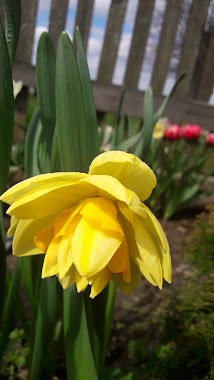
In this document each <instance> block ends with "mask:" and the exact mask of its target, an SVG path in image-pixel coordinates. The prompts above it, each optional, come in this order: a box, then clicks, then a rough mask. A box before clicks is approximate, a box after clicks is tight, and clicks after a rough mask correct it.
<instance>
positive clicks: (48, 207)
mask: <svg viewBox="0 0 214 380" xmlns="http://www.w3.org/2000/svg"><path fill="white" fill-rule="evenodd" d="M88 187H89V186H88V184H87V183H83V184H82V183H81V182H78V183H73V184H70V183H69V182H68V183H66V182H65V183H64V182H63V183H62V186H61V187H60V186H59V184H58V185H57V186H56V187H55V188H53V187H52V188H51V189H50V188H48V187H47V186H45V185H44V186H41V187H39V188H37V189H33V190H30V191H28V192H26V193H25V194H24V195H22V196H21V197H20V198H18V199H17V200H16V201H14V203H13V204H12V205H11V206H10V207H9V208H8V210H7V214H9V215H15V216H16V217H18V218H20V219H40V218H44V217H46V216H48V215H51V214H53V213H57V212H61V211H62V210H64V209H66V208H70V207H72V206H73V205H75V204H77V203H78V202H79V201H80V200H81V199H84V198H85V194H87V191H88ZM94 195H95V189H94V188H92V196H94Z"/></svg>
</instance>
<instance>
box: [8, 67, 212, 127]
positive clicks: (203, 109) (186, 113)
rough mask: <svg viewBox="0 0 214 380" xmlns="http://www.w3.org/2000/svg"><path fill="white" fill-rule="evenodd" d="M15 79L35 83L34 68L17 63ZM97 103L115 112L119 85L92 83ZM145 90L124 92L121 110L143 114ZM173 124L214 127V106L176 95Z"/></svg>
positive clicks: (158, 101)
mask: <svg viewBox="0 0 214 380" xmlns="http://www.w3.org/2000/svg"><path fill="white" fill-rule="evenodd" d="M13 77H14V79H15V80H23V82H24V85H26V86H33V85H35V68H34V67H32V66H30V65H26V64H23V63H20V62H15V64H14V67H13ZM93 91H94V97H95V105H96V109H97V111H102V112H116V110H117V104H118V99H119V97H120V94H121V91H122V89H121V87H120V86H113V85H101V84H99V83H97V82H94V83H93ZM163 99H164V97H163V96H161V95H157V96H155V109H157V108H158V107H159V106H160V104H161V103H162V101H163ZM143 101H144V93H143V92H141V91H136V90H128V91H127V92H126V95H125V99H124V104H123V108H122V112H123V113H125V114H126V115H128V116H137V117H142V116H143ZM164 114H165V115H167V117H169V119H170V120H171V122H173V123H181V122H188V123H196V124H200V125H201V126H202V127H203V128H204V129H210V130H212V129H213V120H214V107H213V106H209V105H207V103H205V102H201V101H192V100H190V99H187V98H182V99H176V98H173V99H172V100H171V101H170V102H169V103H168V105H167V107H166V110H165V112H164Z"/></svg>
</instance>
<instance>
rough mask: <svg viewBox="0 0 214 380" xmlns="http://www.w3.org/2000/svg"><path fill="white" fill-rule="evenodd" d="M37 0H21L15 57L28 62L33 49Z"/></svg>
mask: <svg viewBox="0 0 214 380" xmlns="http://www.w3.org/2000/svg"><path fill="white" fill-rule="evenodd" d="M37 8H38V0H31V1H30V3H29V0H22V19H21V30H20V37H19V43H18V48H17V53H16V58H17V60H19V61H22V62H26V63H30V62H31V58H32V51H33V41H34V30H35V26H36V14H37Z"/></svg>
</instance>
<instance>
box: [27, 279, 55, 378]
mask: <svg viewBox="0 0 214 380" xmlns="http://www.w3.org/2000/svg"><path fill="white" fill-rule="evenodd" d="M57 286H58V280H57V278H56V277H54V278H47V279H45V280H42V287H41V294H40V303H39V311H38V316H37V323H36V331H35V342H34V346H33V352H32V363H31V368H30V379H31V380H38V379H42V378H49V377H51V375H53V374H52V373H51V372H52V369H53V367H52V366H51V365H50V358H49V347H50V344H51V341H52V339H53V336H54V328H55V325H56V321H57V315H56V314H57V302H58V297H57V296H59V295H58V294H57Z"/></svg>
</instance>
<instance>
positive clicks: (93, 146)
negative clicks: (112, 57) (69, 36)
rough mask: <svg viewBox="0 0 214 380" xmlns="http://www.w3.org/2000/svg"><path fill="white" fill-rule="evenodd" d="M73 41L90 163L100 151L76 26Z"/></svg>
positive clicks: (87, 75)
mask: <svg viewBox="0 0 214 380" xmlns="http://www.w3.org/2000/svg"><path fill="white" fill-rule="evenodd" d="M75 42H76V57H77V64H78V68H79V74H80V81H81V86H82V89H83V91H82V95H83V103H84V109H85V123H86V140H87V142H88V149H87V150H88V155H87V156H88V157H87V160H88V162H89V163H91V161H92V160H93V159H94V158H95V157H96V156H97V155H98V154H99V153H100V144H99V134H98V127H97V116H96V109H95V103H94V96H93V91H92V85H91V80H90V74H89V69H88V64H87V60H86V55H85V51H84V46H83V43H82V39H81V35H80V31H79V29H78V27H77V28H76V29H75Z"/></svg>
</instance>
